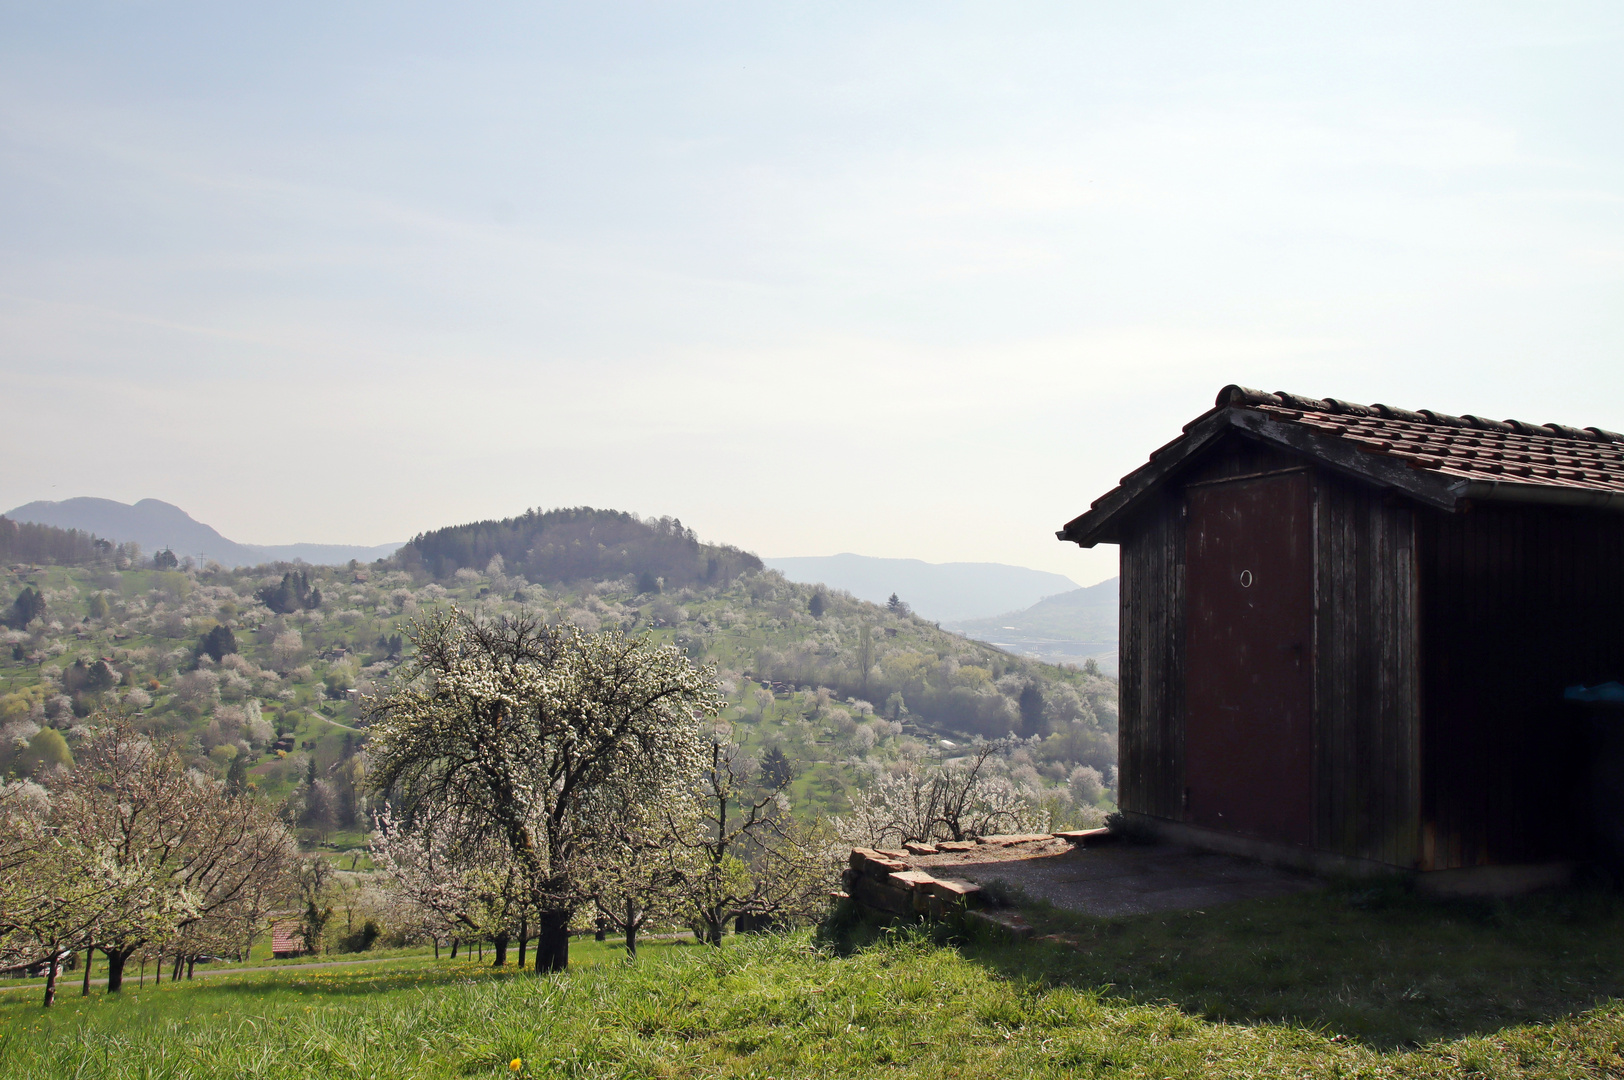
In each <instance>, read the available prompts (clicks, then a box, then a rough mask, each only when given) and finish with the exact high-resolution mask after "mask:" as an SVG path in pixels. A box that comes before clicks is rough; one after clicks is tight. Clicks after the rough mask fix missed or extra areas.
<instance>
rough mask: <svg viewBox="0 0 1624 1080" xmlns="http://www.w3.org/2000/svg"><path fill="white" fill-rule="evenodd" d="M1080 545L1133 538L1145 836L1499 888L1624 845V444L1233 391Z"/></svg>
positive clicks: (1115, 499)
mask: <svg viewBox="0 0 1624 1080" xmlns="http://www.w3.org/2000/svg"><path fill="white" fill-rule="evenodd" d="M1059 536H1060V538H1061V539H1062V540H1067V541H1072V542H1075V543H1077V544H1080V545H1082V546H1084V547H1092V546H1094V545H1095V544H1099V543H1114V544H1118V545H1120V547H1121V562H1122V588H1121V628H1120V672H1121V691H1120V692H1121V729H1120V761H1119V775H1120V778H1121V779H1120V788H1119V800H1120V803H1121V806H1122V809H1123V811H1124V813H1125V814H1126V815H1127V816H1128V817H1129V818H1130V820H1133V821H1135V822H1137V823H1139V824H1141V825H1143V826H1146V827H1148V828H1150V829H1153V830H1155V831H1157V832H1159V833H1161V834H1162V835H1164V836H1166V837H1168V838H1172V839H1177V840H1180V841H1183V842H1188V843H1195V844H1198V845H1202V846H1205V847H1209V848H1213V849H1217V850H1227V851H1232V852H1236V853H1240V854H1247V855H1251V856H1255V857H1261V858H1267V859H1270V860H1272V861H1276V862H1282V863H1288V864H1294V865H1299V866H1303V867H1305V868H1311V869H1316V870H1322V871H1340V872H1371V871H1391V870H1395V869H1403V870H1413V871H1419V872H1421V873H1422V875H1423V880H1424V881H1426V882H1427V883H1428V884H1430V885H1432V886H1436V887H1439V888H1442V889H1446V890H1459V891H1473V892H1496V891H1512V890H1516V889H1520V888H1529V887H1534V886H1537V885H1539V884H1544V883H1547V882H1553V881H1556V880H1559V879H1561V878H1562V877H1564V876H1565V875H1566V873H1567V871H1568V870H1569V869H1570V868H1571V866H1572V865H1573V863H1574V862H1575V861H1578V860H1583V859H1586V858H1589V857H1591V856H1593V855H1594V854H1596V852H1597V847H1596V845H1597V843H1598V841H1601V840H1604V839H1606V837H1605V835H1604V834H1606V832H1607V828H1606V823H1605V822H1603V821H1601V819H1600V818H1598V813H1600V814H1601V815H1602V817H1605V815H1606V811H1605V810H1602V811H1598V809H1597V806H1598V804H1597V803H1596V802H1593V801H1592V800H1591V798H1590V795H1589V793H1590V791H1591V790H1592V785H1594V784H1595V783H1596V782H1597V779H1598V778H1597V777H1596V776H1595V775H1594V770H1592V769H1591V768H1590V766H1589V762H1591V761H1594V760H1598V759H1597V756H1596V754H1594V753H1592V752H1590V751H1592V750H1594V748H1595V747H1594V739H1595V738H1596V736H1595V735H1594V733H1593V732H1592V733H1590V734H1587V731H1586V726H1585V725H1586V721H1584V719H1583V718H1582V717H1580V716H1578V715H1577V710H1576V709H1575V707H1574V706H1571V705H1568V704H1565V703H1564V701H1563V693H1564V688H1566V687H1568V686H1571V685H1573V684H1586V685H1591V684H1596V683H1602V682H1607V681H1613V680H1624V435H1619V434H1617V433H1614V432H1610V431H1603V430H1601V429H1598V428H1586V429H1578V428H1571V427H1564V426H1561V425H1556V424H1544V425H1536V424H1528V423H1523V422H1520V421H1516V420H1508V421H1504V422H1501V421H1495V420H1485V419H1482V418H1479V417H1475V416H1463V417H1462V416H1450V415H1447V414H1443V413H1436V412H1410V411H1407V410H1404V409H1395V408H1389V407H1387V406H1384V405H1375V406H1363V405H1355V404H1352V403H1349V402H1345V401H1337V400H1334V399H1332V400H1324V401H1321V400H1317V399H1313V398H1303V397H1297V396H1296V395H1292V394H1284V393H1280V394H1267V393H1262V392H1259V391H1256V390H1248V389H1245V388H1243V387H1238V386H1228V387H1225V388H1224V389H1223V390H1222V391H1221V392H1220V393H1219V395H1218V401H1217V406H1216V407H1215V408H1214V409H1212V410H1211V411H1210V412H1207V413H1205V414H1204V415H1202V416H1200V417H1198V418H1196V419H1195V420H1194V421H1192V422H1191V423H1190V424H1188V425H1187V426H1186V427H1185V428H1184V433H1183V434H1182V435H1181V436H1180V437H1178V438H1177V439H1175V440H1173V441H1172V442H1170V443H1168V444H1167V445H1166V446H1163V447H1162V448H1161V449H1160V450H1158V451H1156V452H1155V453H1154V454H1152V455H1151V458H1150V460H1149V462H1147V463H1146V464H1145V465H1143V466H1141V467H1140V468H1139V469H1137V470H1135V471H1134V472H1132V473H1130V474H1129V475H1128V476H1126V477H1124V478H1123V480H1122V482H1121V484H1120V485H1119V486H1118V487H1117V488H1115V489H1113V490H1112V491H1110V492H1108V493H1106V494H1105V495H1104V496H1102V497H1101V498H1100V499H1098V500H1097V501H1096V502H1095V503H1094V504H1093V506H1092V507H1091V508H1090V509H1089V511H1088V512H1087V513H1085V514H1083V515H1081V516H1080V517H1078V518H1076V519H1075V520H1073V521H1071V522H1070V523H1068V524H1067V525H1066V527H1065V528H1064V529H1062V530H1061V531H1060V533H1059ZM1586 739H1591V740H1592V742H1591V743H1590V744H1587V743H1586V742H1585V740H1586ZM1587 746H1588V747H1589V749H1587ZM1604 801H1605V800H1604ZM1615 810H1616V808H1615ZM1613 854H1615V855H1616V854H1618V852H1617V851H1616V850H1615V851H1613Z"/></svg>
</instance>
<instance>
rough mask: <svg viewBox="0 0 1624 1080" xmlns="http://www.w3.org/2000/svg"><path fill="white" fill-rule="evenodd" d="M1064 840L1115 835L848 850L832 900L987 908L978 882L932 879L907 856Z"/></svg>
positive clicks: (898, 909) (914, 907) (947, 912)
mask: <svg viewBox="0 0 1624 1080" xmlns="http://www.w3.org/2000/svg"><path fill="white" fill-rule="evenodd" d="M1054 839H1059V840H1065V841H1068V842H1069V843H1070V844H1071V845H1072V846H1073V847H1094V846H1097V845H1100V844H1106V843H1111V842H1113V841H1115V840H1117V839H1118V837H1117V835H1116V834H1114V833H1112V832H1111V830H1110V829H1079V830H1076V831H1072V832H1058V833H1012V834H1009V835H1003V836H983V837H980V838H978V839H976V840H938V841H936V842H935V843H932V844H926V843H917V842H913V841H910V842H908V843H906V844H904V845H903V847H904V848H905V849H906V850H903V851H893V850H890V849H889V848H853V849H852V853H851V861H850V866H849V867H848V869H847V870H846V872H845V874H844V876H843V877H842V879H841V880H842V882H843V883H844V886H845V887H844V890H843V891H841V892H838V893H836V894H835V897H836V898H837V899H850V900H851V901H853V902H854V903H856V904H858V905H860V906H861V907H864V908H867V909H868V910H869V911H871V912H874V913H876V914H879V915H882V916H886V917H891V918H897V917H905V918H906V917H912V916H915V915H923V916H925V917H926V918H929V919H945V918H948V917H950V916H954V915H960V914H964V913H965V912H968V911H974V910H978V909H982V908H985V907H987V906H988V904H987V898H986V895H985V894H984V893H983V892H982V891H981V886H979V885H977V884H975V883H974V882H970V881H961V880H959V879H958V878H938V877H935V876H933V875H931V874H929V873H927V872H926V871H924V870H916V869H913V868H912V867H910V866H909V865H908V861H907V859H908V856H909V855H934V854H937V853H939V852H947V851H970V850H973V849H974V848H976V847H977V846H980V845H987V846H989V847H1013V846H1015V845H1017V844H1030V843H1035V842H1038V841H1041V840H1054Z"/></svg>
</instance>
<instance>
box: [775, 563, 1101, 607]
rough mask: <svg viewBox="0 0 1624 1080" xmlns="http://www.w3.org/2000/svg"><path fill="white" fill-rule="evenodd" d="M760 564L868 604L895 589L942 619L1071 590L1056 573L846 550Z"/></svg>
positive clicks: (1025, 603)
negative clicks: (894, 557) (891, 557)
mask: <svg viewBox="0 0 1624 1080" xmlns="http://www.w3.org/2000/svg"><path fill="white" fill-rule="evenodd" d="M762 562H764V563H766V564H767V566H768V567H769V568H771V569H773V570H777V571H778V572H779V573H781V574H783V575H784V576H785V577H786V578H788V579H789V580H791V581H798V582H801V583H802V584H807V585H817V584H823V585H827V586H829V587H830V588H831V589H843V590H845V591H846V592H849V593H851V594H852V595H853V596H855V597H857V598H858V599H859V600H867V601H869V602H870V603H874V604H883V603H885V601H886V599H887V598H888V597H889V596H890V595H891V594H892V593H896V594H897V596H898V597H899V598H901V599H902V600H905V601H907V603H908V604H909V605H910V606H912V608H913V610H914V611H915V613H917V614H918V615H920V616H921V617H923V618H926V619H932V620H938V621H943V622H945V621H947V620H952V619H975V618H980V617H984V616H988V615H992V614H995V613H997V612H1001V611H1013V610H1016V609H1019V608H1025V607H1027V606H1029V605H1031V604H1033V603H1035V602H1037V601H1038V600H1041V599H1042V598H1043V597H1046V596H1053V595H1054V594H1056V593H1065V592H1071V591H1073V590H1075V589H1076V588H1077V583H1076V582H1075V581H1073V580H1071V579H1070V578H1068V577H1065V576H1063V575H1061V574H1051V573H1049V572H1048V571H1045V570H1032V569H1030V568H1028V567H1025V566H1010V565H1009V564H1007V563H970V562H961V563H928V562H924V561H922V560H920V559H881V558H875V557H873V556H869V555H854V554H852V553H850V552H843V553H842V554H839V555H816V556H805V557H794V558H776V559H763V560H762Z"/></svg>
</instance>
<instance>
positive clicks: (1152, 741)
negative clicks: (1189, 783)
mask: <svg viewBox="0 0 1624 1080" xmlns="http://www.w3.org/2000/svg"><path fill="white" fill-rule="evenodd" d="M1183 508H1184V500H1183V495H1182V493H1181V492H1178V491H1170V492H1163V493H1160V494H1159V495H1158V497H1157V498H1156V499H1155V500H1154V501H1153V503H1152V504H1151V505H1150V506H1148V507H1146V508H1145V509H1144V510H1143V511H1142V512H1140V513H1139V514H1138V515H1137V516H1136V517H1135V518H1134V520H1133V521H1132V522H1131V524H1130V527H1129V528H1126V529H1124V530H1123V539H1122V552H1121V559H1122V581H1121V590H1120V597H1121V599H1120V620H1119V624H1118V631H1117V639H1118V640H1117V673H1118V680H1119V681H1118V686H1117V695H1118V698H1117V715H1118V723H1119V727H1118V732H1119V734H1118V742H1117V746H1118V761H1117V775H1118V797H1119V799H1120V802H1121V806H1122V808H1123V809H1124V810H1128V811H1133V812H1136V813H1141V814H1149V815H1151V816H1153V817H1159V818H1166V819H1170V820H1174V821H1178V820H1182V818H1183V816H1184V813H1183V807H1182V801H1183V789H1184V608H1185V605H1184V514H1183Z"/></svg>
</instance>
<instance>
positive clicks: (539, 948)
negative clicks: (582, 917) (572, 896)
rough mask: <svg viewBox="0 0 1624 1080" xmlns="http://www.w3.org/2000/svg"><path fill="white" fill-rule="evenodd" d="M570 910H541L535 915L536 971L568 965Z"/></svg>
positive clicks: (559, 969)
mask: <svg viewBox="0 0 1624 1080" xmlns="http://www.w3.org/2000/svg"><path fill="white" fill-rule="evenodd" d="M572 914H574V912H571V911H543V912H542V913H541V914H540V915H538V916H537V917H536V973H537V974H538V975H539V974H541V973H542V972H551V971H564V970H567V969H568V968H569V966H570V916H571V915H572Z"/></svg>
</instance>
